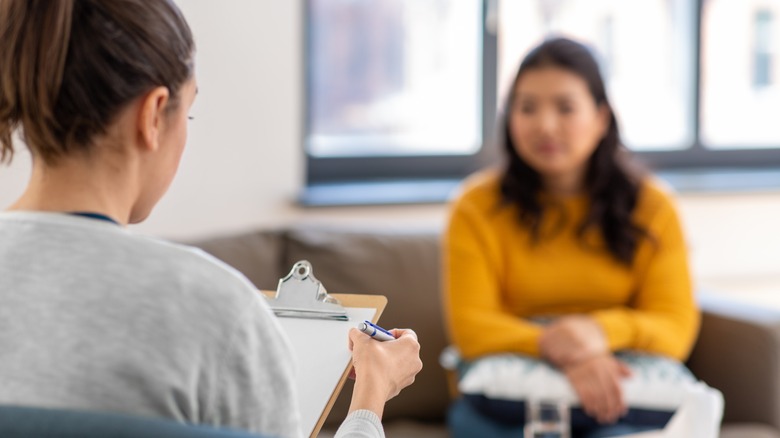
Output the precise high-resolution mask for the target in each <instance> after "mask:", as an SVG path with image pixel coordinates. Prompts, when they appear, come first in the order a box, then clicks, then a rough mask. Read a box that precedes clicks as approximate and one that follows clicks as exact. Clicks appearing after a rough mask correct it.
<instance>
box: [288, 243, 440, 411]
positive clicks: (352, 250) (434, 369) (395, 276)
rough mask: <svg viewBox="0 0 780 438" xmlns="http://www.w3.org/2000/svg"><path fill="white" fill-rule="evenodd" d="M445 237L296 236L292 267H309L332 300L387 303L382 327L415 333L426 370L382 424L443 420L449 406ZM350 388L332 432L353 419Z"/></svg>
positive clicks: (388, 408)
mask: <svg viewBox="0 0 780 438" xmlns="http://www.w3.org/2000/svg"><path fill="white" fill-rule="evenodd" d="M439 234H440V233H439V232H437V231H436V230H419V231H418V230H411V231H410V230H404V231H377V230H371V231H365V232H364V231H359V230H340V229H327V228H320V229H312V228H308V229H293V230H291V231H290V232H289V233H288V247H287V251H286V264H287V265H289V266H292V264H293V263H295V262H296V261H298V260H302V259H305V260H308V261H309V262H311V264H312V266H313V268H314V275H315V276H316V277H317V279H319V280H320V281H321V282H322V283H323V284H324V285H325V287H326V289H327V290H328V292H329V293H351V294H372V295H384V296H386V297H387V299H388V303H387V308H386V309H385V312H384V314H383V315H382V318H381V319H380V321H379V323H380V325H382V326H383V327H385V328H394V327H398V328H403V327H409V328H412V329H413V330H414V331H415V332H416V333H417V335H418V337H419V339H420V344H421V346H422V348H421V351H420V356H421V358H422V361H423V370H422V371H421V372H420V374H419V375H418V376H417V379H416V381H415V383H414V384H413V385H411V386H410V387H408V388H406V389H405V390H403V391H402V392H401V394H400V395H398V396H397V397H396V398H394V399H393V400H391V401H390V402H388V403H387V406H386V409H385V413H384V416H383V418H384V419H386V420H388V421H391V420H393V419H397V418H405V419H416V420H423V421H425V420H428V421H431V420H442V419H443V418H444V415H445V411H446V408H447V405H448V402H449V400H448V392H447V384H446V379H445V376H444V371H443V370H442V369H441V367H440V366H439V364H438V356H439V353H440V352H441V351H442V349H443V348H444V347H445V345H446V338H445V334H444V326H443V320H442V311H441V307H442V306H441V298H440V293H439V290H440V283H439V277H440V275H439V271H440V263H439V260H440V256H439V252H440V250H439ZM350 394H351V388H350V387H349V385H348V386H347V387H345V388H344V390H343V391H342V396H341V397H339V400H338V401H337V402H336V405H335V406H334V408H333V410H332V411H331V415H330V417H329V419H328V424H334V423H339V422H340V421H341V420H342V419H343V418H344V417H345V416H346V413H347V408H348V406H349V396H350Z"/></svg>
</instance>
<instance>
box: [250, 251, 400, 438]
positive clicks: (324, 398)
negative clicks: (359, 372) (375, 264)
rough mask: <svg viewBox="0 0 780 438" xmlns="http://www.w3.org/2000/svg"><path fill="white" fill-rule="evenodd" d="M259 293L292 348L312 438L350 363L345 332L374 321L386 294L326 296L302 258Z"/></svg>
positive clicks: (304, 418) (305, 425)
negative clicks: (276, 283)
mask: <svg viewBox="0 0 780 438" xmlns="http://www.w3.org/2000/svg"><path fill="white" fill-rule="evenodd" d="M262 293H263V294H264V295H265V296H266V298H268V303H269V305H271V308H272V309H273V310H274V312H275V313H276V314H277V316H279V322H280V323H281V325H282V328H283V330H284V331H285V333H286V334H287V337H288V339H289V340H290V344H291V346H292V349H293V354H294V356H295V362H296V366H297V369H296V383H297V386H298V388H297V389H298V404H299V412H300V414H301V428H302V431H303V433H304V434H308V436H310V437H316V436H317V434H318V433H319V431H320V429H321V428H322V425H323V424H324V423H325V420H326V419H327V417H328V414H329V413H330V410H331V409H332V408H333V404H334V403H335V402H336V399H337V398H338V395H339V393H340V392H341V389H342V388H343V387H344V383H345V382H346V380H347V377H348V376H349V371H350V369H351V367H352V354H351V353H350V352H349V340H348V337H347V333H348V332H349V330H350V329H351V328H353V327H357V324H358V323H359V322H361V321H362V320H363V319H368V320H370V321H371V322H374V323H376V322H377V321H378V320H379V317H380V316H381V315H382V312H383V311H384V309H385V306H386V305H387V298H386V297H385V296H383V295H353V294H328V293H327V291H326V290H325V288H324V286H323V285H322V283H320V282H319V281H318V280H317V279H316V278H315V277H314V275H313V268H312V267H311V264H309V262H307V261H305V260H301V261H299V262H297V263H296V264H295V265H294V266H293V268H292V270H291V271H290V274H288V275H287V276H286V277H284V278H282V279H280V280H279V286H278V288H277V290H276V291H275V292H273V291H262ZM312 332H313V334H312Z"/></svg>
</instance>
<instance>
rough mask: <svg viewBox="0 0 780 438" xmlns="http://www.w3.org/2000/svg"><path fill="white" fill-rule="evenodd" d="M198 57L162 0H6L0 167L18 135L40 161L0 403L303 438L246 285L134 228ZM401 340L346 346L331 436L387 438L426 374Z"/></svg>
mask: <svg viewBox="0 0 780 438" xmlns="http://www.w3.org/2000/svg"><path fill="white" fill-rule="evenodd" d="M194 53H195V48H194V44H193V38H192V34H191V32H190V28H189V27H188V25H187V23H186V21H185V19H184V17H183V16H182V14H181V12H180V11H179V9H178V8H177V7H176V5H174V3H173V2H172V1H170V0H2V1H0V161H6V162H10V161H11V159H12V158H13V155H14V152H15V147H16V146H17V145H15V142H14V138H15V137H17V136H16V135H15V134H19V135H18V137H19V138H21V139H22V140H23V142H24V144H25V145H26V147H27V148H28V150H29V151H30V154H31V156H32V163H33V164H32V174H31V177H30V180H29V184H28V185H27V188H26V190H25V191H24V193H23V194H22V195H21V197H20V198H19V199H18V200H17V201H16V202H15V203H14V204H13V205H11V206H9V207H8V208H7V210H6V211H4V212H0V303H2V304H0V351H2V352H3V359H2V360H0V380H2V382H3V384H2V387H3V389H2V391H0V403H2V404H14V405H26V406H37V407H53V408H67V409H76V410H99V411H110V412H118V413H125V414H135V415H146V416H153V417H164V418H170V419H175V420H179V421H182V422H188V423H199V424H210V425H215V426H228V427H233V428H241V429H247V430H250V431H253V432H259V433H262V434H267V435H270V436H284V437H288V436H300V435H301V434H302V431H301V426H300V413H299V412H297V406H298V404H297V401H296V399H295V398H296V393H295V391H294V387H295V386H294V378H295V377H294V375H293V370H294V369H295V366H296V365H295V364H294V363H293V357H292V353H291V350H290V348H289V346H288V344H287V341H286V337H285V336H284V334H283V333H282V332H281V329H280V326H279V324H278V322H277V320H276V318H275V317H274V315H273V313H272V312H271V311H270V310H269V307H268V305H267V303H266V302H265V300H264V299H263V298H262V297H261V296H260V295H259V294H258V293H257V291H256V289H255V288H254V287H253V286H252V284H251V283H250V282H249V281H248V280H247V279H246V278H245V277H243V276H242V275H240V274H239V273H238V272H237V271H235V270H233V269H231V268H230V267H228V266H226V265H224V264H223V263H221V262H219V261H217V260H216V259H214V258H212V257H210V256H207V255H206V254H205V253H203V252H201V251H198V250H195V249H193V248H189V247H186V246H182V245H177V244H173V243H169V242H165V241H161V240H157V239H152V238H148V237H143V236H140V235H136V234H134V233H132V232H130V231H129V230H128V229H127V228H126V226H127V225H128V224H133V223H138V222H140V221H142V220H144V219H145V218H146V217H147V216H148V215H149V214H150V213H151V211H152V209H153V207H154V206H155V204H156V203H157V202H158V200H159V199H160V197H161V196H163V194H164V193H165V192H166V190H167V189H168V186H169V184H170V183H171V180H172V179H173V177H174V175H175V173H176V170H177V167H178V165H179V160H180V158H181V155H182V151H183V150H184V145H185V142H186V139H187V124H188V111H189V109H190V106H191V105H192V103H193V100H194V99H195V95H196V92H197V86H196V81H195V75H194V67H193V66H194ZM395 335H396V337H397V339H396V340H394V341H390V342H382V343H380V342H375V341H372V340H371V339H370V338H369V337H368V336H365V335H364V334H362V333H360V332H358V331H357V330H356V329H353V331H352V332H351V333H350V339H349V341H350V344H351V346H352V349H353V350H352V353H353V358H354V359H355V375H356V381H355V387H354V392H353V398H352V405H351V408H350V414H349V416H348V417H347V418H346V420H345V421H344V423H343V424H342V427H341V428H340V429H339V432H338V436H364V437H379V436H383V430H382V424H381V422H380V418H381V415H382V411H383V409H384V403H385V402H386V401H387V400H388V399H390V398H392V397H394V396H395V395H396V394H397V393H398V392H399V391H400V390H401V389H403V388H404V387H406V386H408V385H409V384H411V383H412V381H413V380H414V376H415V375H416V374H417V372H419V370H420V368H421V366H422V365H421V363H420V359H419V344H418V342H417V338H416V336H415V335H414V333H413V332H411V331H409V330H397V331H396V332H395ZM345 342H347V340H346V339H345ZM390 358H391V359H390Z"/></svg>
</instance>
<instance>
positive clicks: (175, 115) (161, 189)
mask: <svg viewBox="0 0 780 438" xmlns="http://www.w3.org/2000/svg"><path fill="white" fill-rule="evenodd" d="M196 94H197V84H196V81H195V78H192V79H190V80H188V81H187V82H186V83H184V85H182V87H181V90H180V91H179V102H178V105H177V106H176V107H175V108H174V109H173V110H171V111H166V112H165V113H164V114H163V115H162V123H161V126H160V130H159V137H158V142H159V148H158V151H157V152H156V153H155V154H154V155H155V156H154V158H153V163H152V168H151V170H150V172H149V177H148V178H147V181H146V182H147V184H146V187H145V190H144V194H145V196H143V199H141V200H140V202H138V203H137V204H136V206H135V208H134V209H133V211H132V213H131V218H130V222H131V223H138V222H141V221H142V220H144V219H146V217H147V216H148V215H149V213H150V212H151V210H152V208H153V207H154V205H155V204H157V202H158V201H159V200H160V198H161V197H162V196H163V195H164V194H165V192H166V191H167V190H168V187H169V186H170V185H171V182H172V181H173V177H174V176H175V175H176V171H177V170H178V168H179V162H180V161H181V156H182V153H183V152H184V145H185V144H186V143H187V125H188V122H189V112H190V108H191V107H192V104H193V102H194V101H195V96H196Z"/></svg>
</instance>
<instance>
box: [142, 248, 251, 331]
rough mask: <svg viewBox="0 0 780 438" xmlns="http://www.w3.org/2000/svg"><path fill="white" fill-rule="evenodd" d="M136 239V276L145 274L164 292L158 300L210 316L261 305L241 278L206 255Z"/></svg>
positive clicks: (246, 280)
mask: <svg viewBox="0 0 780 438" xmlns="http://www.w3.org/2000/svg"><path fill="white" fill-rule="evenodd" d="M135 237H136V239H135V240H136V242H135V243H134V246H135V247H136V248H135V251H133V252H135V253H136V254H137V255H138V257H139V259H142V260H143V261H142V262H141V263H140V264H139V265H140V266H138V268H139V274H140V273H141V272H144V273H145V275H147V276H148V278H147V279H146V281H148V282H149V283H151V284H157V285H159V286H160V288H161V289H162V290H164V291H165V292H166V293H165V294H162V295H164V296H165V298H163V297H160V299H161V300H165V301H167V302H170V301H177V300H187V301H188V302H197V303H199V306H197V307H199V308H202V309H208V311H209V312H224V313H226V314H228V315H234V316H235V315H236V314H243V313H244V312H245V309H246V308H248V307H250V306H254V304H255V302H256V301H263V300H259V299H258V298H259V296H258V294H259V292H258V291H257V288H256V287H255V286H254V285H253V284H252V283H251V281H249V280H248V279H247V278H246V277H245V276H244V275H243V274H241V273H240V272H239V271H238V270H236V269H234V268H233V267H231V266H228V265H227V264H226V263H224V262H222V261H220V260H218V259H217V258H215V257H213V256H212V255H210V254H208V253H206V252H205V251H203V250H201V249H198V248H194V247H191V246H188V245H183V244H179V243H174V242H169V241H165V240H161V239H156V238H152V237H147V236H135ZM193 310H194V309H193ZM231 318H232V317H231Z"/></svg>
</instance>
